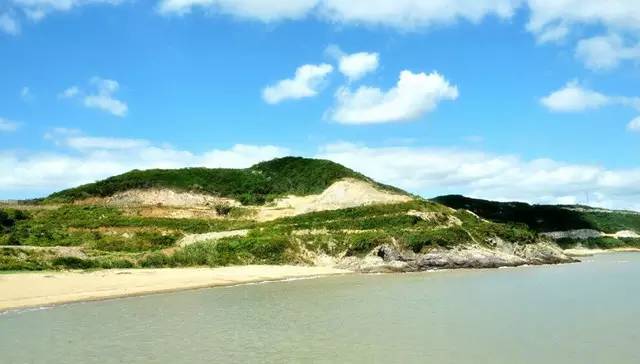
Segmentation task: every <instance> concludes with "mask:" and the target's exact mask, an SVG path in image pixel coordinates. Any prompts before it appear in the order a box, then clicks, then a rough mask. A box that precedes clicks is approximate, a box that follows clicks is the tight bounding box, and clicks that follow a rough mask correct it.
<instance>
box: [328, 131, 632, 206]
mask: <svg viewBox="0 0 640 364" xmlns="http://www.w3.org/2000/svg"><path fill="white" fill-rule="evenodd" d="M317 157H318V158H326V159H330V160H333V161H335V162H338V163H341V164H344V165H345V166H347V167H349V168H352V169H355V170H357V171H359V172H362V173H364V174H365V175H368V176H370V177H372V178H374V179H376V180H378V181H381V182H384V183H388V184H391V185H395V186H398V187H401V188H404V189H406V190H409V191H411V192H414V193H418V194H421V195H423V196H426V197H431V196H437V195H442V194H466V195H470V196H473V197H478V198H487V199H498V200H520V201H528V202H537V203H563V202H568V201H570V200H569V199H571V200H572V201H577V202H582V203H584V202H585V194H586V193H588V194H589V195H590V198H591V199H590V203H591V204H594V205H598V206H603V207H611V208H629V209H636V210H640V169H623V170H611V169H606V168H603V167H600V166H596V165H581V164H571V163H564V162H559V161H554V160H549V159H534V160H523V159H521V158H519V157H517V156H513V155H496V154H489V153H485V152H481V151H474V150H460V149H448V148H430V147H406V146H405V147H380V148H373V147H368V146H364V145H356V144H351V143H338V144H333V145H326V146H324V147H323V148H322V149H321V150H320V152H319V153H318V155H317Z"/></svg>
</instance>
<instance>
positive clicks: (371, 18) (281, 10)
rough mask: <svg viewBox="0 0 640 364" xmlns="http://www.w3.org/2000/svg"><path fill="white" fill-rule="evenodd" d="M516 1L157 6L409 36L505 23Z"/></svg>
mask: <svg viewBox="0 0 640 364" xmlns="http://www.w3.org/2000/svg"><path fill="white" fill-rule="evenodd" d="M519 2H520V0H483V1H422V0H394V1H389V0H280V1H272V2H268V1H262V0H161V1H160V2H159V6H158V9H159V11H160V12H161V13H164V14H185V13H188V12H190V11H191V10H192V9H194V8H203V9H205V10H207V11H213V12H218V13H221V14H229V15H232V16H236V17H240V18H247V19H255V20H259V21H263V22H271V21H277V20H285V19H301V18H305V17H307V16H309V15H315V16H316V17H318V18H321V19H326V20H328V21H331V22H336V23H355V24H367V25H382V26H387V27H393V28H397V29H403V30H409V29H415V28H421V27H427V26H431V25H436V24H448V23H453V22H456V21H458V20H467V21H471V22H479V21H480V20H482V19H483V18H485V17H487V16H491V15H493V16H497V17H500V18H509V17H511V16H512V15H513V13H514V11H515V9H516V7H517V4H518V3H519Z"/></svg>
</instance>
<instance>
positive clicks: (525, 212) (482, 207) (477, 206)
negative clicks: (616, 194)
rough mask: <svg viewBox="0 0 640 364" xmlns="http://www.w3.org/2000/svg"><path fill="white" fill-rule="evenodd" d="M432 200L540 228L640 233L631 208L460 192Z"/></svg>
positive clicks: (639, 220) (638, 219)
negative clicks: (483, 197)
mask: <svg viewBox="0 0 640 364" xmlns="http://www.w3.org/2000/svg"><path fill="white" fill-rule="evenodd" d="M433 201H435V202H438V203H441V204H443V205H445V206H449V207H451V208H454V209H467V210H469V211H472V212H473V213H475V214H477V215H478V216H480V217H482V218H485V219H488V220H492V221H496V222H507V223H519V224H525V225H527V226H528V227H529V228H530V229H532V230H535V231H537V232H550V231H566V230H576V229H593V230H598V231H602V232H605V233H615V232H618V231H621V230H633V231H636V232H639V233H640V214H639V213H634V212H629V211H613V210H611V211H609V210H601V209H595V208H591V207H588V206H563V205H530V204H527V203H523V202H496V201H487V200H480V199H474V198H469V197H464V196H460V195H448V196H440V197H436V198H434V199H433Z"/></svg>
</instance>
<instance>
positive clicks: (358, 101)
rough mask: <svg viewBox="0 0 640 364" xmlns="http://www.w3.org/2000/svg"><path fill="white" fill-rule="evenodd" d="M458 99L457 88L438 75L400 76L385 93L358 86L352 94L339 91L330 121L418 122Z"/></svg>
mask: <svg viewBox="0 0 640 364" xmlns="http://www.w3.org/2000/svg"><path fill="white" fill-rule="evenodd" d="M456 98H458V88H457V87H456V86H453V85H451V84H450V83H449V81H447V80H446V79H445V78H444V77H443V76H441V75H440V74H439V73H437V72H432V73H429V74H426V73H413V72H411V71H406V70H405V71H402V72H400V77H399V80H398V83H397V84H396V86H395V87H393V88H391V89H389V90H388V91H383V90H381V89H379V88H376V87H369V86H361V87H359V88H358V89H357V90H355V91H352V90H351V89H350V88H348V87H342V88H340V89H339V90H338V91H337V93H336V107H335V108H334V110H332V111H331V112H330V116H331V118H332V119H333V120H335V121H337V122H340V123H344V124H370V123H387V122H394V121H404V120H412V119H417V118H419V117H421V116H423V115H424V114H426V113H427V112H429V111H432V110H434V109H435V108H436V106H437V105H438V104H439V103H440V102H441V101H443V100H455V99H456Z"/></svg>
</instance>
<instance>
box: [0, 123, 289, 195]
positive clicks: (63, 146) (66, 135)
mask: <svg viewBox="0 0 640 364" xmlns="http://www.w3.org/2000/svg"><path fill="white" fill-rule="evenodd" d="M46 138H47V139H49V140H51V141H52V142H54V144H55V145H56V146H57V149H54V150H53V151H51V152H46V153H38V152H16V151H10V150H0V172H1V173H0V198H25V197H38V196H42V195H46V194H49V193H51V192H53V191H56V190H59V189H62V188H68V187H72V186H77V185H80V184H84V183H89V182H93V181H95V180H98V179H102V178H105V177H109V176H112V175H116V174H120V173H124V172H127V171H129V170H132V169H136V168H137V169H148V168H182V167H211V168H214V167H216V168H217V167H221V168H241V167H248V166H250V165H252V164H254V163H257V162H260V161H263V160H269V159H273V158H276V157H281V156H285V155H287V154H288V150H287V149H286V148H282V147H277V146H273V145H244V144H236V145H234V146H231V147H230V148H227V149H212V150H209V151H205V152H203V153H194V152H191V151H188V150H182V149H179V148H174V147H171V146H167V145H158V144H156V143H152V142H150V141H148V140H144V139H130V138H106V137H94V136H87V135H84V134H82V133H81V132H80V131H77V130H68V129H56V130H53V131H51V132H50V133H48V134H47V135H46Z"/></svg>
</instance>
